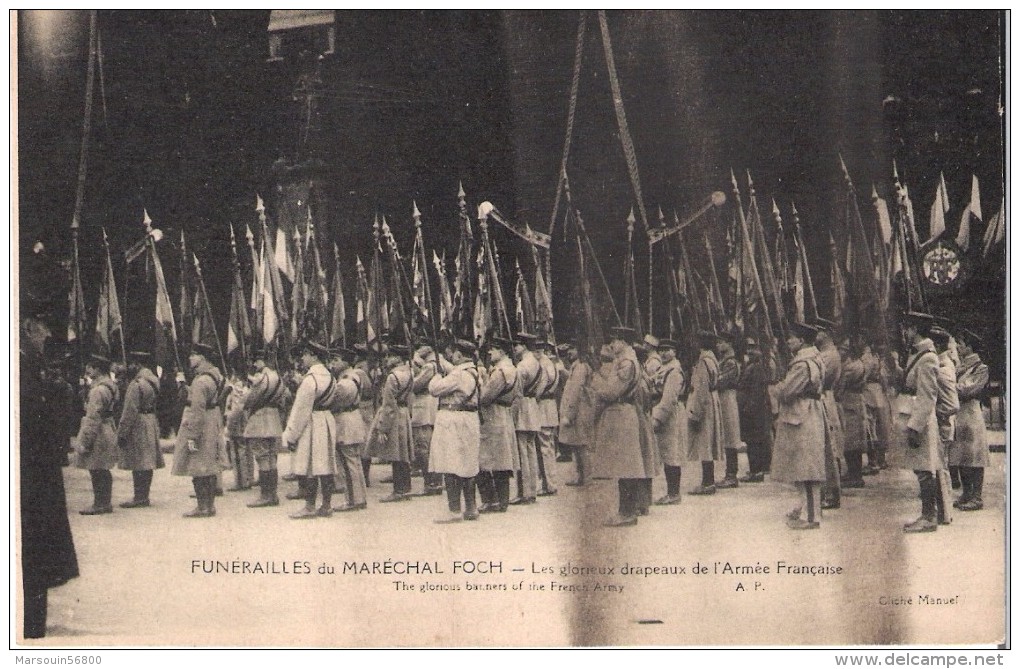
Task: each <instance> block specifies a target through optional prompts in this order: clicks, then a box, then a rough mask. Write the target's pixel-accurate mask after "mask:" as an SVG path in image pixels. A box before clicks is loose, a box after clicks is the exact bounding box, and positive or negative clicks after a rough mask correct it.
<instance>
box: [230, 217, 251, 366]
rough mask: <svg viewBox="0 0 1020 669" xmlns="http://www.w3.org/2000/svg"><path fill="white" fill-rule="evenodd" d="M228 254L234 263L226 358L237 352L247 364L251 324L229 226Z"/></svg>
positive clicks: (231, 230) (232, 235) (232, 231)
mask: <svg viewBox="0 0 1020 669" xmlns="http://www.w3.org/2000/svg"><path fill="white" fill-rule="evenodd" d="M230 253H231V256H232V259H233V262H234V273H233V283H232V285H231V290H230V318H229V320H228V321H227V357H230V356H231V355H233V353H234V351H238V353H239V354H240V359H241V361H242V362H244V363H247V362H248V356H249V354H250V351H249V349H250V347H251V323H250V322H249V320H248V306H247V301H246V300H245V296H244V285H243V284H242V281H241V263H240V262H239V261H238V258H237V242H236V241H235V239H234V226H233V225H231V226H230Z"/></svg>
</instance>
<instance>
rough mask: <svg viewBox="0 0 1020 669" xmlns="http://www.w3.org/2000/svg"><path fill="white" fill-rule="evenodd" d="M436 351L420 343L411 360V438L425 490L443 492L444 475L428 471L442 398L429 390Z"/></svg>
mask: <svg viewBox="0 0 1020 669" xmlns="http://www.w3.org/2000/svg"><path fill="white" fill-rule="evenodd" d="M436 356H437V352H436V351H434V350H433V349H432V347H431V346H429V345H428V344H421V345H419V346H418V350H416V351H415V354H414V359H413V360H412V362H411V366H412V369H413V370H414V385H413V386H412V387H411V390H412V391H413V392H414V400H413V401H412V402H411V442H412V443H413V445H414V462H415V466H416V467H417V468H418V470H419V471H420V472H421V474H422V479H423V486H424V489H423V490H422V494H423V495H426V496H429V495H441V494H443V477H442V475H440V474H436V473H435V472H430V471H429V449H430V448H431V446H432V431H433V430H434V428H435V424H436V412H437V411H439V400H438V399H437V398H435V397H433V396H432V394H431V393H429V382H430V381H432V377H433V376H435V375H436Z"/></svg>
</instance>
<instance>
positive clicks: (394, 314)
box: [382, 216, 411, 344]
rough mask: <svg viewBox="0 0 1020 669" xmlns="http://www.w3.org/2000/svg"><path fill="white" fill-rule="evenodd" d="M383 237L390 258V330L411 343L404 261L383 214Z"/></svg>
mask: <svg viewBox="0 0 1020 669" xmlns="http://www.w3.org/2000/svg"><path fill="white" fill-rule="evenodd" d="M382 233H383V238H384V239H385V240H386V246H387V250H388V253H387V257H388V258H389V261H390V262H389V267H390V276H389V292H388V295H389V322H388V326H389V327H388V330H387V331H388V332H390V333H391V334H392V333H398V334H401V335H402V336H403V341H404V342H405V343H407V344H410V343H411V329H410V325H411V324H410V323H409V321H408V318H407V311H406V309H405V308H404V291H403V290H402V289H401V279H404V280H405V281H406V276H405V274H404V266H403V261H402V259H401V257H400V252H399V251H398V250H397V240H396V239H395V238H394V237H393V233H392V231H391V230H390V226H389V223H387V222H386V217H385V216H383V222H382Z"/></svg>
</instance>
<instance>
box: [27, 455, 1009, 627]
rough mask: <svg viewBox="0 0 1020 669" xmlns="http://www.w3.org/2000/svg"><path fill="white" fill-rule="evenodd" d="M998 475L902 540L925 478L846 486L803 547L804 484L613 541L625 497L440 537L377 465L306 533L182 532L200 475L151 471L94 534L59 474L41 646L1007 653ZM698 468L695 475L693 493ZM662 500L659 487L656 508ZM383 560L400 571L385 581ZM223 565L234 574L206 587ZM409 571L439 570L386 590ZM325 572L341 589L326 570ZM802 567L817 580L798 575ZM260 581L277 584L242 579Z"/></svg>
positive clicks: (240, 506) (230, 503) (259, 527)
mask: <svg viewBox="0 0 1020 669" xmlns="http://www.w3.org/2000/svg"><path fill="white" fill-rule="evenodd" d="M741 466H742V469H743V468H744V466H745V463H744V461H743V456H742V457H741ZM556 468H557V474H558V477H559V480H560V481H565V480H566V479H567V478H568V477H569V476H570V475H571V472H572V465H570V464H558V465H557V466H556ZM1004 468H1005V455H1004V454H1002V453H994V454H993V455H992V467H990V468H989V470H988V473H987V476H986V493H985V503H986V508H985V509H984V510H983V511H980V512H974V513H959V512H958V513H957V515H956V518H955V519H954V522H953V524H952V525H951V526H948V527H940V528H939V530H938V531H937V532H935V533H931V534H923V535H904V534H903V532H902V531H901V527H902V525H903V523H905V522H907V521H910V520H913V519H914V518H915V517H916V516H917V514H918V509H919V502H918V500H917V487H916V481H915V479H914V477H913V475H912V474H911V473H910V472H906V471H902V470H895V469H890V470H886V471H884V472H882V473H880V474H879V475H878V476H875V477H870V478H868V479H867V488H866V489H863V490H850V491H846V492H845V496H844V501H843V507H842V508H841V509H839V510H837V511H830V512H826V514H825V517H824V520H823V524H822V528H821V529H820V530H818V531H807V532H795V531H791V530H788V529H787V528H786V527H785V525H784V523H783V514H784V512H785V511H786V510H787V509H789V508H790V507H791V506H792V505H793V500H794V498H795V496H794V493H793V491H792V489H791V488H789V487H787V486H782V485H779V484H775V483H768V482H766V483H764V484H757V485H752V484H743V485H741V487H740V488H738V489H735V490H726V491H720V492H719V493H718V494H716V495H715V496H713V497H695V496H690V495H686V494H685V496H684V498H683V502H682V504H680V505H678V506H672V507H656V508H654V509H653V512H652V514H651V515H650V516H648V517H645V518H642V519H641V521H640V523H639V524H638V525H637V526H636V527H631V528H619V529H610V528H604V527H602V522H603V521H604V520H605V519H606V518H607V517H608V516H609V515H610V514H611V512H612V510H613V509H614V506H615V491H616V485H615V483H614V482H611V481H598V482H595V483H594V484H593V485H591V486H589V487H587V488H585V489H576V488H569V487H566V486H561V487H560V492H559V494H558V495H556V496H555V497H545V498H540V500H539V503H538V504H535V505H533V506H527V507H514V508H512V509H511V511H510V512H509V513H506V514H502V515H500V514H497V515H486V516H483V517H482V519H481V520H479V521H478V522H471V523H468V522H462V523H458V524H453V525H437V524H434V523H433V522H432V521H433V519H435V518H437V517H439V516H440V515H441V513H442V510H443V506H444V501H443V498H440V497H428V498H416V499H414V500H413V501H409V502H402V503H397V504H379V503H377V501H376V500H378V499H379V498H380V497H382V496H384V495H386V494H388V493H389V486H388V485H386V484H383V483H380V482H379V479H380V478H382V477H383V476H385V475H386V474H387V473H388V467H383V466H376V467H374V468H373V471H372V478H373V484H372V486H371V488H370V489H369V499H370V506H369V509H368V510H366V511H363V512H359V513H348V514H335V515H334V516H333V517H332V518H329V519H315V520H305V521H297V520H291V519H289V518H288V513H290V512H292V511H294V510H296V508H297V507H298V506H299V505H300V502H288V503H285V504H284V505H281V506H280V507H278V508H270V509H261V510H253V509H248V508H246V507H245V503H246V502H248V501H250V500H251V499H252V498H254V496H255V494H256V493H255V492H254V491H252V492H241V493H230V492H228V493H227V494H226V496H224V497H221V498H218V499H217V502H216V506H217V511H218V514H217V516H216V517H215V518H212V519H205V520H186V519H183V518H181V514H182V513H183V512H185V511H187V510H189V509H190V508H191V506H192V504H193V500H190V499H189V498H188V494H189V492H190V490H191V485H190V480H189V479H184V478H179V477H173V476H170V475H169V468H168V469H164V470H161V471H159V472H157V474H156V479H155V483H154V485H153V495H152V501H153V507H151V508H148V509H138V510H123V509H117V510H116V511H115V512H114V513H113V514H111V515H106V516H94V517H85V516H80V515H79V514H78V513H77V511H78V510H79V509H82V508H84V507H86V506H87V505H88V504H89V502H90V499H91V497H90V496H91V490H90V487H89V481H88V475H87V472H83V471H80V470H76V469H67V470H65V472H66V473H65V480H66V484H67V491H68V503H69V507H70V511H71V524H72V528H73V532H74V538H75V544H76V547H77V551H78V558H79V562H80V566H81V577H80V578H78V579H75V580H74V581H72V582H70V583H69V584H67V585H65V586H63V587H61V588H57V589H55V590H52V591H51V593H50V635H49V637H48V638H47V639H46V640H45V643H46V645H74V646H105V645H125V644H127V645H142V646H147V645H172V646H208V645H216V646H246V645H270V646H325V647H334V646H430V645H441V646H450V645H458V646H484V645H497V646H518V645H528V646H561V645H698V646H711V645H836V646H842V645H857V644H866V645H883V644H920V645H931V644H937V643H939V644H941V643H952V644H958V643H994V642H995V641H996V640H998V639H1000V638H1001V637H1003V635H1004V629H1005V628H1004V604H1003V600H1004V593H1005V568H1006V567H1005V556H1004V545H1005V538H1006V537H1005V520H1004V519H1005V504H1004ZM696 470H697V466H696V465H691V466H689V467H686V468H685V470H684V482H683V487H684V490H685V491H686V490H689V489H691V488H692V487H693V486H694V485H695V484H696V483H697V481H695V480H694V477H695V473H694V472H695V471H696ZM226 482H227V484H228V485H229V484H230V483H231V477H230V475H229V474H228V475H226ZM114 485H115V487H114V497H115V502H117V501H123V500H125V499H127V498H128V497H129V496H130V490H131V484H130V474H129V473H126V472H115V484H114ZM294 485H295V484H293V483H290V484H283V489H282V492H287V491H289V490H290V489H291V488H293V486H294ZM414 485H415V489H416V490H417V489H419V488H420V486H421V479H418V478H416V479H415V480H414ZM663 488H664V482H663V480H662V479H661V477H660V478H659V479H657V480H656V481H655V492H656V496H658V495H659V494H661V493H662V492H663ZM387 561H392V563H391V564H390V566H389V569H390V572H391V573H382V572H383V571H385V569H386V565H387ZM243 562H247V563H248V565H247V568H246V567H245V566H244V565H243V564H242V563H243ZM295 562H296V563H297V565H296V566H295V564H294V563H295ZM215 563H219V565H218V566H219V567H221V572H224V571H225V572H226V573H215V574H206V573H203V565H205V566H208V567H209V568H210V569H211V568H214V567H216V566H217V565H216V564H215ZM256 563H257V564H258V566H256ZM345 563H346V567H347V568H346V572H347V573H344V572H345ZM373 563H379V564H378V565H376V567H375V568H376V569H377V571H379V572H380V573H375V574H373V573H371V571H372V569H373ZM407 563H417V565H418V571H422V570H424V569H426V566H425V565H428V567H430V568H432V570H433V571H435V572H442V573H418V574H410V575H404V574H397V573H392V572H393V571H396V572H402V571H406V570H407V566H406V565H407ZM490 563H496V564H498V565H499V566H498V567H497V566H496V564H490ZM780 564H784V565H787V568H785V569H782V570H780V569H779V565H780ZM196 565H197V566H196ZM323 565H326V566H328V567H330V568H332V570H333V573H327V574H319V573H318V571H319V568H320V566H323ZM802 566H803V567H805V568H807V570H808V571H810V568H812V567H814V568H815V572H816V573H815V574H814V575H810V574H802V573H795V572H796V569H795V568H798V567H802ZM472 567H473V568H474V569H475V572H474V573H465V571H466V570H468V569H472ZM819 567H821V568H822V571H823V572H825V571H828V572H835V571H837V570H838V573H818V571H819V570H818V569H817V568H819ZM635 568H640V569H644V570H647V569H649V568H659V573H647V574H642V573H641V572H638V574H634V573H631V572H632V571H633V570H634V569H635ZM246 569H247V570H248V571H258V570H262V571H263V572H275V573H230V572H231V571H245V570H246ZM482 569H488V572H489V573H482V572H481V571H480V570H482ZM680 569H682V570H683V573H679V572H680ZM295 570H297V571H299V572H303V571H305V570H308V571H310V572H311V573H293V572H294V571H295ZM455 570H456V571H455ZM564 570H566V571H564ZM610 570H612V573H606V572H609V571H610ZM702 570H704V573H702ZM766 570H767V571H766ZM366 571H367V572H369V573H364V572H366ZM284 572H286V573H284ZM777 572H778V573H777ZM398 582H403V583H404V585H403V586H401V585H400V584H399V583H398ZM517 588H520V589H517ZM925 596H927V597H928V599H927V600H925V599H924V597H925ZM936 600H938V601H939V602H940V603H933V602H935V601H936Z"/></svg>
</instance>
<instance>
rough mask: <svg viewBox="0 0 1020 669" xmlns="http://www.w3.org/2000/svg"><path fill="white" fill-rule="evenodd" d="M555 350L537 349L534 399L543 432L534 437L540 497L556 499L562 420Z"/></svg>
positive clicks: (542, 345)
mask: <svg viewBox="0 0 1020 669" xmlns="http://www.w3.org/2000/svg"><path fill="white" fill-rule="evenodd" d="M555 352H556V349H555V347H554V346H553V345H552V344H551V343H549V342H548V341H542V342H539V345H538V346H537V347H536V349H535V357H536V358H537V359H538V367H539V377H538V381H537V385H536V387H535V399H536V400H537V402H538V413H539V416H540V418H539V424H540V429H539V431H538V434H537V435H536V436H535V439H536V455H537V457H538V478H539V480H540V481H541V484H542V485H541V489H540V490H539V491H538V495H539V497H543V496H546V495H555V494H556V491H557V488H556V465H555V463H556V431H557V430H558V429H559V427H560V417H559V412H558V409H557V406H556V393H557V386H558V385H559V372H558V371H557V369H556V363H555V362H554V361H553V359H552V358H551V357H550V354H555Z"/></svg>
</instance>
